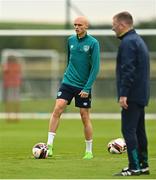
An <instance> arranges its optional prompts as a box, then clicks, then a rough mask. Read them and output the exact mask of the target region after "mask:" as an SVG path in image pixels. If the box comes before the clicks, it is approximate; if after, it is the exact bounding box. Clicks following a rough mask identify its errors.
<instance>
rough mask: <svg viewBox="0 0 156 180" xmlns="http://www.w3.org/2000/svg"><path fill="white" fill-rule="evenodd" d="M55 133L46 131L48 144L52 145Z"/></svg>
mask: <svg viewBox="0 0 156 180" xmlns="http://www.w3.org/2000/svg"><path fill="white" fill-rule="evenodd" d="M55 134H56V133H53V132H48V141H47V144H48V145H53V141H54V137H55Z"/></svg>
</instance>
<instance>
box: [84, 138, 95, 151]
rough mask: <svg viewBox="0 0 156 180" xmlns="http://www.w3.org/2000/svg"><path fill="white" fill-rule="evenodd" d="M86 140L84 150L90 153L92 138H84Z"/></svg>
mask: <svg viewBox="0 0 156 180" xmlns="http://www.w3.org/2000/svg"><path fill="white" fill-rule="evenodd" d="M85 142H86V152H91V153H92V142H93V140H92V139H91V140H85Z"/></svg>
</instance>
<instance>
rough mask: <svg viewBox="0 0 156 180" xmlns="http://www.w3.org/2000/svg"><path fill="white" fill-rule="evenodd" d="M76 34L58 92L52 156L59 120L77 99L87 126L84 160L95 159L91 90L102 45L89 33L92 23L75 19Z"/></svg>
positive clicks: (51, 125)
mask: <svg viewBox="0 0 156 180" xmlns="http://www.w3.org/2000/svg"><path fill="white" fill-rule="evenodd" d="M74 28H75V32H76V35H72V36H70V37H69V39H68V64H67V68H66V71H65V73H64V77H63V80H62V83H61V86H60V88H59V90H58V93H57V99H56V103H55V107H54V110H53V113H52V115H51V118H50V122H49V133H48V141H47V144H48V155H49V156H52V154H53V151H52V150H53V140H54V137H55V134H56V130H57V128H58V125H59V119H60V116H61V114H62V113H63V111H64V110H65V108H66V106H67V105H69V104H70V102H71V101H72V99H73V98H75V106H76V107H78V108H79V109H80V115H81V119H82V122H83V125H84V134H85V142H86V151H85V155H84V157H83V159H92V158H93V153H92V134H93V132H92V124H91V120H90V112H89V109H90V108H91V88H92V85H93V83H94V81H95V79H96V76H97V74H98V71H99V64H100V48H99V42H98V41H97V40H96V39H95V38H94V37H92V36H91V35H89V34H87V28H88V20H87V19H86V17H83V16H80V17H77V18H76V19H75V20H74Z"/></svg>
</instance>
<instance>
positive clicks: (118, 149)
mask: <svg viewBox="0 0 156 180" xmlns="http://www.w3.org/2000/svg"><path fill="white" fill-rule="evenodd" d="M107 149H108V151H109V152H110V153H111V154H122V153H124V152H126V151H127V146H126V143H125V140H124V139H123V138H117V139H113V140H111V141H110V142H109V143H108V145H107Z"/></svg>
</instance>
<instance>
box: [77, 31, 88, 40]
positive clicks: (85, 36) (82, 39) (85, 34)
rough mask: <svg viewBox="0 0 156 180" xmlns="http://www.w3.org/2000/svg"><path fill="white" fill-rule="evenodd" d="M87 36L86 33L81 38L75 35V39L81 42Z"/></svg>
mask: <svg viewBox="0 0 156 180" xmlns="http://www.w3.org/2000/svg"><path fill="white" fill-rule="evenodd" d="M87 36H88V35H87V33H86V34H85V35H84V36H83V37H78V35H77V39H78V40H83V39H85V38H86V37H87Z"/></svg>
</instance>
